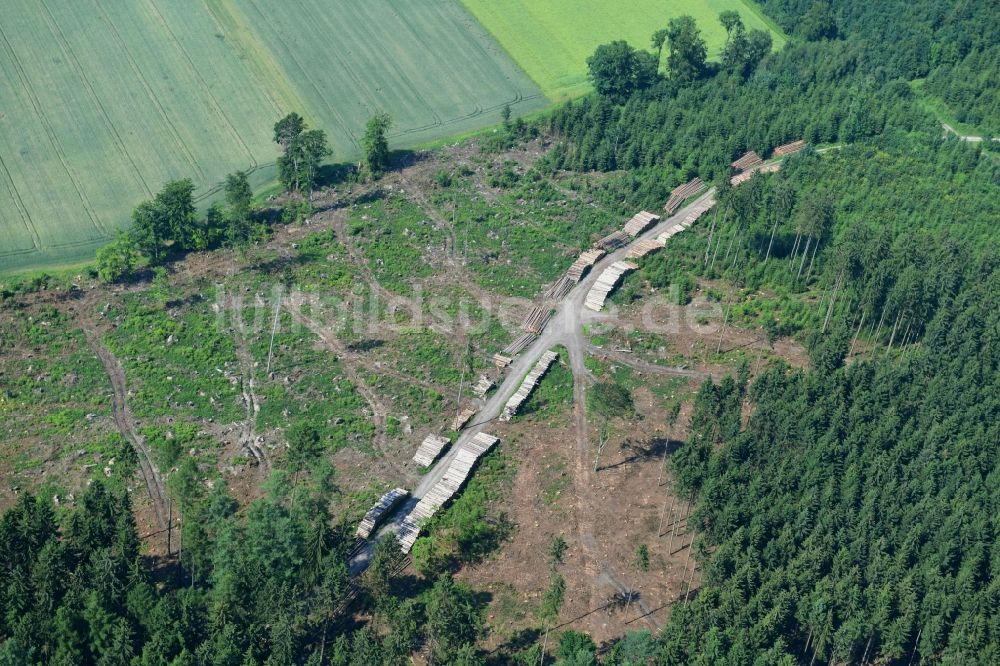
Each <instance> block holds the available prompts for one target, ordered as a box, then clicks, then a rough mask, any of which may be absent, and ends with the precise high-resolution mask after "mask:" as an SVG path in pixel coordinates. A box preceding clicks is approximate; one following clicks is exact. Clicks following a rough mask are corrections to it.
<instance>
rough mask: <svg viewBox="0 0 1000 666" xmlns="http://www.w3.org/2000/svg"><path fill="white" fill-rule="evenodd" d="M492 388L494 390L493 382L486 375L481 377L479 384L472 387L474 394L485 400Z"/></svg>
mask: <svg viewBox="0 0 1000 666" xmlns="http://www.w3.org/2000/svg"><path fill="white" fill-rule="evenodd" d="M491 388H493V380H492V379H490V378H489V377H487V376H486V375H479V383H477V384H476V385H475V386H473V387H472V392H473V393H475V394H476V395H478V396H479V397H480V398H484V397H486V393H487V392H488V391H489V390H490V389H491Z"/></svg>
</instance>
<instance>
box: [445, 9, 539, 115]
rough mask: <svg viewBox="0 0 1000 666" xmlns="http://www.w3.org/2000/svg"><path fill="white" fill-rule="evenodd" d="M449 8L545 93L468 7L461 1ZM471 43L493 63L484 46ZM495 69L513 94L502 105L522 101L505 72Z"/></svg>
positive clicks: (521, 96) (517, 90) (458, 19)
mask: <svg viewBox="0 0 1000 666" xmlns="http://www.w3.org/2000/svg"><path fill="white" fill-rule="evenodd" d="M451 6H452V7H454V8H455V9H457V10H458V12H459V13H461V14H464V15H465V16H464V18H465V20H467V21H468V23H466V25H469V26H475V28H478V29H479V30H481V31H482V32H483V34H485V35H486V36H487V37H489V38H490V39H491V40H493V42H494V43H495V44H496V45H497V47H498V48H499V49H500V52H501V53H503V54H504V55H505V56H507V59H508V60H509V61H510V64H512V65H513V66H514V67H516V68H517V69H519V70H521V73H522V74H524V75H525V77H527V79H528V80H529V81H531V82H532V83H534V84H535V87H537V88H538V90H539V92H541V93H542V94H544V93H545V91H544V90H542V87H541V86H540V85H538V84H537V83H535V80H534V79H532V78H531V77H530V76H528V72H527V71H525V69H524V68H523V67H521V65H519V64H518V62H517V61H516V60H514V58H512V57H511V56H510V54H509V53H507V50H506V49H504V48H503V45H502V44H500V41H499V40H498V39H497V38H496V37H494V36H493V34H492V33H491V32H490V31H489V30H487V29H486V26H484V25H483V24H482V23H480V22H479V20H478V19H477V18H476V17H475V15H473V14H472V12H470V11H469V8H468V7H466V6H465V5H464V4H463V3H462V2H461V1H459V2H456V3H453V4H452V5H451ZM455 20H456V21H458V22H460V23H461V22H462V18H460V17H457V16H456V17H455ZM475 28H473V29H475ZM470 32H471V31H470ZM472 43H473V45H474V46H475V48H476V50H478V51H479V52H480V53H482V54H483V55H484V56H485V57H486V59H487V60H489V61H490V62H495V61H494V59H493V57H492V56H491V55H490V53H489V51H488V50H487V49H486V47H485V46H483V44H482V43H481V42H480V41H479V40H478V39H472ZM497 69H498V70H500V73H501V74H503V75H504V77H503V79H504V81H505V82H506V85H507V87H508V88H509V89H510V90H511V91H512V92H513V93H514V98H513V99H512V100H507V101H506V102H504V103H503V104H510V103H511V102H512V101H513V102H514V103H515V104H517V102H519V101H521V100H522V99H524V95H523V94H522V92H521V90H520V89H519V88H517V87H515V86H514V84H513V82H512V81H511V80H510V78H509V77H508V76H507V75H506V72H504V71H503V70H502V69H501V68H500V67H499V66H498V67H497ZM532 97H535V96H534V95H533V96H532ZM528 99H531V97H529V98H528ZM503 104H499V105H498V106H496V107H492V108H499V107H501V106H503Z"/></svg>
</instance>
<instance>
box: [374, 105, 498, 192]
mask: <svg viewBox="0 0 1000 666" xmlns="http://www.w3.org/2000/svg"><path fill="white" fill-rule="evenodd" d="M508 118H509V117H508ZM390 127H392V117H391V116H390V115H389V114H388V113H384V112H382V111H379V112H378V113H376V114H375V115H374V116H372V117H371V118H369V119H368V125H367V126H366V127H365V136H364V137H363V138H362V140H361V145H362V148H363V150H364V156H363V158H362V162H361V167H362V170H363V172H364V174H365V176H366V177H368V178H372V179H374V178H378V177H379V176H380V175H382V173H383V172H384V171H385V170H386V169H388V168H389V139H388V136H387V135H388V132H389V128H390Z"/></svg>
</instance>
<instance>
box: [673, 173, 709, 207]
mask: <svg viewBox="0 0 1000 666" xmlns="http://www.w3.org/2000/svg"><path fill="white" fill-rule="evenodd" d="M707 187H708V186H707V185H705V183H703V182H702V181H701V178H698V177H697V176H695V177H694V178H692V179H691V180H689V181H688V182H686V183H684V184H683V185H679V186H677V187H675V188H674V189H673V191H671V192H670V199H668V200H667V205H666V206H664V207H663V210H665V211H667V215H673V214H674V213H676V212H677V209H678V208H680V207H681V204H682V203H684V202H685V201H686V200H687V199H690V198H691V197H693V196H694V195H696V194H701V193H702V192H704V191H705V190H706V189H707Z"/></svg>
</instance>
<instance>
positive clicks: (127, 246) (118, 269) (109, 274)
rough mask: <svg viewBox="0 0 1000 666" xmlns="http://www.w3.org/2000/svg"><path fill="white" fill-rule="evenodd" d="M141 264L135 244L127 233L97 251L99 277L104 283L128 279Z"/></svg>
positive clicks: (119, 234) (121, 234)
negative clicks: (139, 263)
mask: <svg viewBox="0 0 1000 666" xmlns="http://www.w3.org/2000/svg"><path fill="white" fill-rule="evenodd" d="M138 262H139V251H138V250H137V249H136V246H135V242H134V241H133V240H132V238H130V237H129V235H128V234H126V233H125V232H119V233H118V235H117V236H116V237H115V239H114V240H113V241H111V242H110V243H108V244H107V245H105V246H104V247H102V248H101V249H99V250H98V251H97V276H98V277H99V278H101V280H103V281H104V282H119V281H121V280H125V279H127V278H128V277H129V276H130V275H131V274H132V271H134V270H135V267H136V265H137V264H138Z"/></svg>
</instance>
